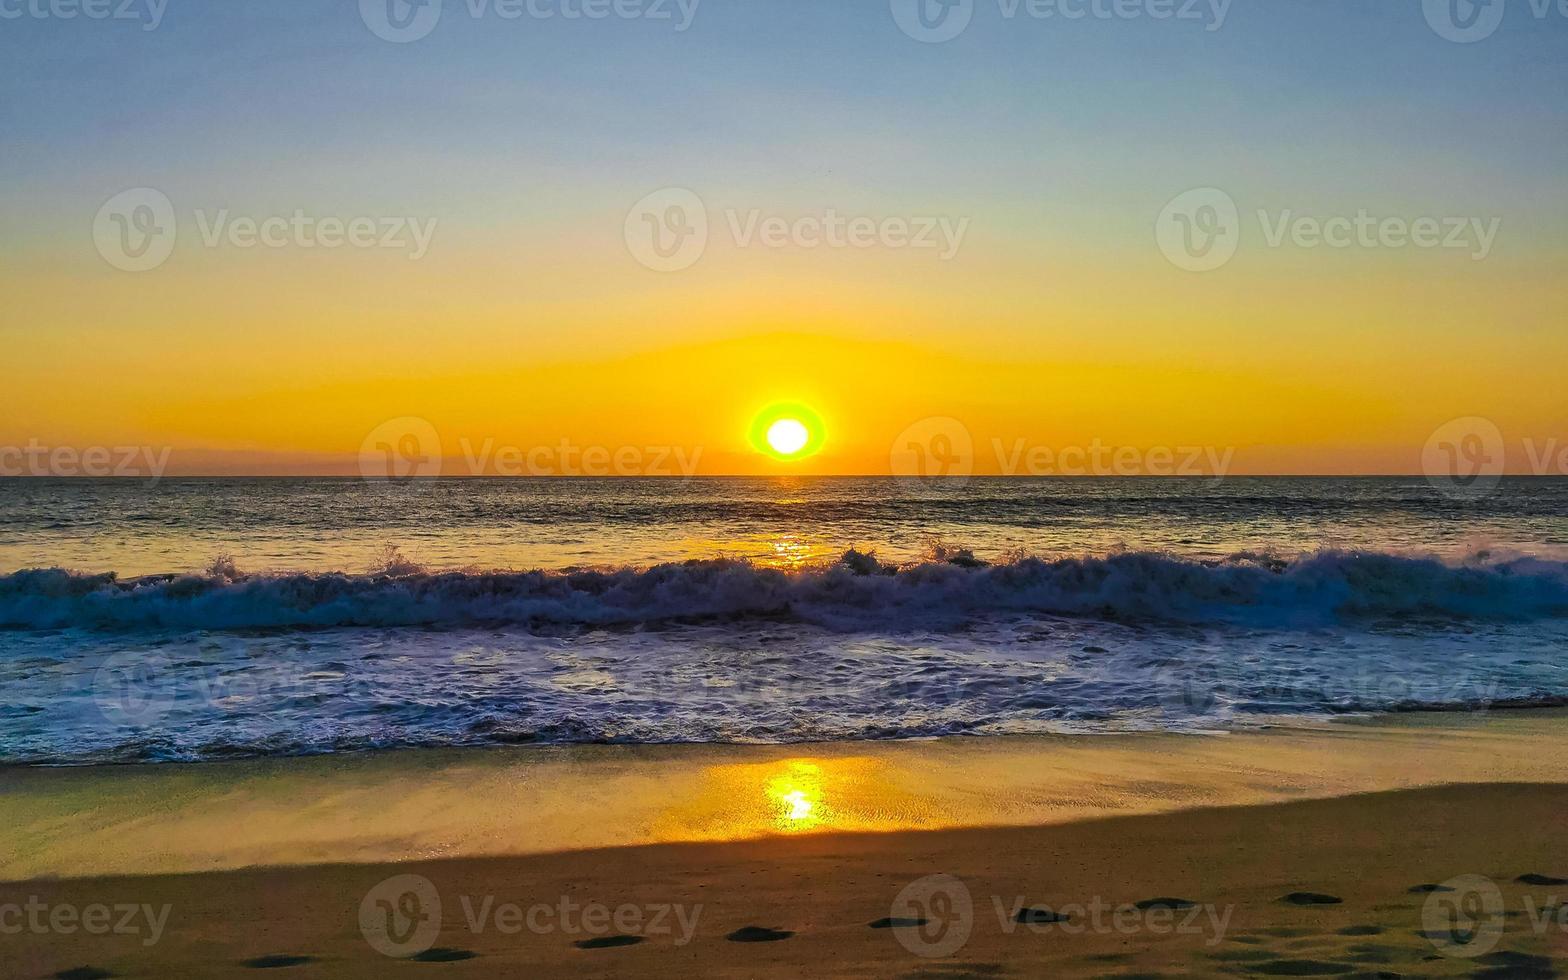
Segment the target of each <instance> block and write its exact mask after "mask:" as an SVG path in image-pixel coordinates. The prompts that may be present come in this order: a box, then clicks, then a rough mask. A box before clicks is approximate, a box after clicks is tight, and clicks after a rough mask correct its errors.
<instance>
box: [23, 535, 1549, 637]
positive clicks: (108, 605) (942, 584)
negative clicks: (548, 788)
mask: <svg viewBox="0 0 1568 980" xmlns="http://www.w3.org/2000/svg"><path fill="white" fill-rule="evenodd" d="M1008 614H1046V615H1058V616H1072V617H1082V618H1087V619H1097V620H1108V621H1123V622H1132V621H1152V622H1174V623H1186V624H1197V623H1223V624H1236V625H1245V626H1256V627H1300V626H1313V625H1328V624H1355V623H1357V622H1364V621H1377V620H1388V619H1421V618H1440V619H1451V620H1498V621H1530V620H1540V619H1551V618H1558V617H1564V616H1568V562H1563V561H1557V560H1551V559H1546V558H1535V557H1518V556H1513V557H1497V556H1493V555H1489V554H1485V553H1482V554H1477V555H1472V556H1470V557H1468V558H1466V559H1463V560H1460V561H1446V560H1441V559H1438V558H1432V557H1419V556H1410V555H1399V554H1389V553H1378V552H1364V551H1320V552H1316V553H1311V554H1305V555H1300V556H1297V557H1294V558H1281V557H1276V556H1271V555H1261V554H1253V553H1246V554H1238V555H1234V556H1231V557H1230V558H1227V559H1224V560H1222V561H1212V562H1208V561H1197V560H1192V559H1186V558H1179V557H1174V556H1171V555H1166V554H1160V553H1153V552H1117V553H1112V554H1106V555H1099V556H1088V557H1077V558H1057V559H1043V558H1033V557H1025V558H1016V559H1011V560H1007V561H1002V562H997V563H987V562H982V561H979V560H977V559H975V558H974V557H973V556H972V555H970V554H969V553H968V552H963V551H956V552H955V551H944V552H940V553H938V554H937V555H935V556H934V557H933V558H932V559H931V560H928V561H924V562H920V563H915V564H909V565H902V566H893V565H888V564H884V563H882V562H880V561H878V560H877V559H876V557H875V556H874V555H868V554H862V553H860V552H856V551H849V552H847V553H845V554H844V556H843V557H842V558H840V559H839V560H838V561H837V562H834V563H831V564H827V565H820V566H815V567H810V568H806V569H801V570H793V571H785V570H780V569H775V568H767V567H761V566H757V565H752V564H749V563H747V562H744V561H735V560H694V561H688V562H684V563H678V564H666V565H658V566H654V567H650V568H642V569H638V568H621V569H597V570H564V571H526V572H515V571H496V572H474V571H452V572H427V571H424V570H422V569H419V568H418V567H417V566H414V565H411V564H407V563H395V564H393V565H391V566H389V567H388V568H386V569H384V570H382V571H379V572H375V573H368V574H348V573H340V572H334V573H308V574H307V573H298V574H279V573H269V574H245V573H243V572H241V571H239V570H238V569H236V568H234V567H233V565H232V564H231V563H227V562H219V563H217V564H215V565H214V567H213V568H212V569H210V570H208V571H207V572H204V573H201V574H191V575H164V576H153V577H146V578H137V579H121V578H120V577H118V576H117V575H115V574H114V573H112V572H110V573H102V574H87V573H82V572H76V571H69V570H65V569H59V568H51V569H32V570H26V571H20V572H15V573H12V574H9V575H4V576H0V627H6V628H11V629H68V628H73V627H76V628H89V629H97V630H106V631H126V630H132V631H134V630H141V629H168V628H176V629H197V630H219V631H221V630H249V629H290V628H327V627H405V626H417V627H427V628H443V627H452V628H464V627H472V626H483V625H492V624H496V625H523V626H540V627H551V626H566V627H572V626H581V627H599V626H602V627H635V626H643V625H653V624H659V623H672V622H683V621H694V620H724V619H774V620H785V621H798V622H802V623H808V624H811V625H814V626H818V627H824V628H827V629H831V630H837V631H858V630H897V629H902V628H918V629H953V628H959V627H961V626H963V625H964V624H965V623H968V622H972V621H974V620H976V619H980V618H984V617H987V616H994V615H1008Z"/></svg>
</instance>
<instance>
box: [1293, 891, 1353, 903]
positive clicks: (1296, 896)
mask: <svg viewBox="0 0 1568 980" xmlns="http://www.w3.org/2000/svg"><path fill="white" fill-rule="evenodd" d="M1280 901H1281V902H1284V903H1285V904H1286V905H1338V904H1340V903H1341V902H1343V901H1344V899H1342V898H1340V897H1339V896H1338V895H1325V894H1323V893H1322V892H1291V893H1290V894H1289V895H1283V896H1281V897H1280Z"/></svg>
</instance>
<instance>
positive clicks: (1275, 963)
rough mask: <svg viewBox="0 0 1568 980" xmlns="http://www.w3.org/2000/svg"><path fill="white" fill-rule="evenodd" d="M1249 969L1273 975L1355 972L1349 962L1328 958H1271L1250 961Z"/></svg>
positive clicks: (1323, 975) (1328, 975)
mask: <svg viewBox="0 0 1568 980" xmlns="http://www.w3.org/2000/svg"><path fill="white" fill-rule="evenodd" d="M1247 969H1248V971H1250V972H1252V973H1262V974H1264V975H1266V976H1271V977H1338V976H1344V975H1345V974H1347V973H1354V972H1355V969H1356V968H1355V967H1354V966H1352V965H1351V964H1349V963H1330V962H1328V961H1326V960H1271V961H1269V962H1267V963H1250V964H1248V965H1247Z"/></svg>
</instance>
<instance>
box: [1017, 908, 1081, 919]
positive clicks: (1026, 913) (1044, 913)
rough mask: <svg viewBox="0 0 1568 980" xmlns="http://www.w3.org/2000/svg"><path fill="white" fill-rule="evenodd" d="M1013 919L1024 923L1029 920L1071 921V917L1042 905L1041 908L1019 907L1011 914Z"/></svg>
mask: <svg viewBox="0 0 1568 980" xmlns="http://www.w3.org/2000/svg"><path fill="white" fill-rule="evenodd" d="M1013 921H1014V922H1024V923H1029V922H1068V921H1071V917H1070V916H1066V915H1062V914H1061V913H1059V912H1052V911H1051V910H1050V909H1048V908H1044V907H1041V908H1026V909H1019V910H1018V914H1017V915H1015V916H1013Z"/></svg>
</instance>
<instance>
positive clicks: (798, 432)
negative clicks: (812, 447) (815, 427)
mask: <svg viewBox="0 0 1568 980" xmlns="http://www.w3.org/2000/svg"><path fill="white" fill-rule="evenodd" d="M810 441H811V433H810V432H808V431H806V427H805V425H804V424H802V423H801V421H800V419H779V420H778V421H777V422H774V423H773V424H772V425H771V426H769V427H768V445H769V446H771V447H772V448H773V451H774V452H776V453H778V454H779V455H780V456H793V455H795V454H796V453H798V452H800V451H801V450H802V449H805V448H806V443H807V442H810Z"/></svg>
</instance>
